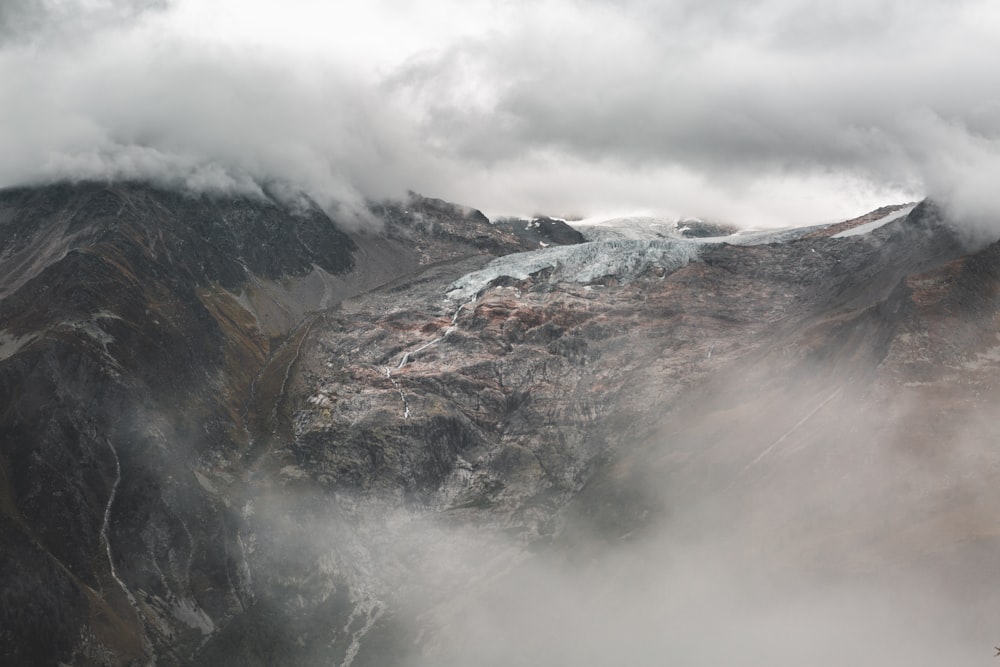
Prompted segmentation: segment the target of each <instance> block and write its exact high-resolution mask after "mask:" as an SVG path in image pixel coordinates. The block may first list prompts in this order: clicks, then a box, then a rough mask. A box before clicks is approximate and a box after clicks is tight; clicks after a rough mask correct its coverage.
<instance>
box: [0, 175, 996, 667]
mask: <svg viewBox="0 0 1000 667" xmlns="http://www.w3.org/2000/svg"><path fill="white" fill-rule="evenodd" d="M369 214H370V215H369V216H368V217H369V218H370V224H369V225H367V226H366V227H364V228H362V229H358V228H357V227H356V225H355V226H350V225H345V224H342V223H341V221H339V220H337V219H336V216H332V217H331V214H329V213H327V212H324V211H323V210H321V209H320V208H319V207H318V206H316V205H315V204H314V203H312V202H311V201H309V200H308V199H305V198H289V197H287V196H279V195H278V194H274V193H268V192H266V191H265V192H264V193H263V194H262V195H260V196H254V197H251V196H230V195H221V194H220V195H206V194H191V193H184V192H178V191H174V190H170V189H164V188H162V187H159V186H155V185H151V184H146V183H135V182H124V183H112V184H107V183H77V184H55V185H48V186H42V187H32V188H14V189H6V190H2V191H0V547H2V548H0V658H2V661H3V663H4V664H10V665H59V664H72V665H112V666H120V665H147V664H156V665H160V666H165V665H213V666H214V665H331V664H333V665H338V666H344V667H347V666H354V667H365V666H370V667H374V666H385V665H414V666H425V665H426V666H428V667H429V666H430V665H436V666H442V665H444V666H448V665H473V664H474V665H493V664H496V665H521V664H524V665H528V664H546V665H549V664H553V665H554V664H566V665H591V664H593V665H597V664H607V663H608V662H612V661H614V662H619V663H621V664H636V665H644V664H649V665H654V664H655V665H661V664H683V665H702V664H704V665H717V664H721V663H722V662H723V661H736V662H739V663H741V664H761V665H764V664H766V665H792V664H796V665H798V664H813V665H835V664H836V665H840V664H844V663H847V664H872V665H923V664H927V665H931V664H934V665H940V664H948V663H950V664H962V662H963V661H968V660H975V657H976V656H980V655H986V656H987V657H988V656H989V647H990V646H992V645H993V644H990V643H989V642H991V641H995V639H996V638H997V637H996V633H997V631H998V628H1000V604H998V603H1000V595H998V594H997V592H996V590H995V588H996V587H995V586H993V585H992V584H993V582H994V581H996V579H997V576H998V575H1000V558H998V557H997V556H998V555H1000V520H998V519H997V518H996V511H995V510H996V507H997V506H998V503H1000V485H998V484H997V480H998V476H1000V451H998V449H997V442H998V436H1000V420H998V419H997V417H996V412H995V405H996V404H997V400H996V399H997V397H998V392H1000V380H998V379H997V378H998V374H997V370H998V368H1000V320H998V312H1000V311H998V306H1000V244H998V243H983V242H981V241H978V242H975V243H973V242H972V241H970V240H969V239H968V237H967V235H966V234H965V233H964V232H963V231H962V227H961V225H960V224H958V221H955V220H953V219H951V218H950V216H949V215H948V213H947V212H946V210H945V209H944V208H942V207H941V206H939V205H937V204H936V203H935V202H933V201H923V202H920V203H917V204H906V205H893V206H887V207H885V208H882V209H878V210H876V211H873V212H872V213H870V214H867V215H865V216H862V217H859V218H856V219H853V220H848V221H843V222H838V223H830V224H820V225H812V226H803V227H796V228H790V229H782V230H769V231H757V232H740V231H738V230H737V229H735V228H730V227H727V226H723V225H717V224H711V223H705V222H701V221H694V220H690V221H684V222H682V223H678V224H674V223H669V222H664V221H652V222H650V221H636V220H634V219H633V220H626V221H618V222H617V223H614V224H612V223H608V224H605V225H598V226H596V227H595V226H593V225H589V226H588V225H576V226H575V227H574V225H573V223H567V222H566V221H562V220H558V219H553V218H535V219H529V220H522V219H514V218H510V219H503V220H498V221H494V222H491V221H490V220H489V219H487V218H486V217H485V216H484V215H483V214H482V213H480V212H479V211H477V210H475V209H472V208H468V207H464V206H459V205H455V204H451V203H448V202H444V201H440V200H436V199H430V198H426V197H422V196H419V195H416V194H411V195H410V196H409V197H408V198H406V199H404V200H401V201H395V202H383V203H373V204H371V205H370V211H369Z"/></svg>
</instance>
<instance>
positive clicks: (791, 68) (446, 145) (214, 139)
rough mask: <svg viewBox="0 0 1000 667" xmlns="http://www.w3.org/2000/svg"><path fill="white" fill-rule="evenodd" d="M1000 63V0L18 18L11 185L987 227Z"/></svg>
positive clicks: (8, 163)
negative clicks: (888, 218) (112, 185)
mask: <svg viewBox="0 0 1000 667" xmlns="http://www.w3.org/2000/svg"><path fill="white" fill-rule="evenodd" d="M998 56H1000V6H997V5H996V3H991V2H988V1H986V0H958V1H956V0H950V1H949V2H938V1H936V0H922V1H911V2H906V3H904V2H902V1H900V0H863V1H861V0H842V1H841V2H837V3H819V2H808V3H807V2H801V1H796V0H746V1H742V2H733V1H729V0H727V1H724V0H698V1H695V0H531V1H528V0H463V1H458V0H438V1H435V2H433V3H428V2H420V3H418V2H412V1H404V0H368V1H367V2H364V3H347V2H325V1H322V0H281V2H278V1H277V0H212V1H206V0H4V2H3V3H2V4H0V81H2V82H3V83H2V88H0V98H2V104H0V153H2V154H3V155H4V160H3V161H2V163H0V186H9V185H18V184H25V183H38V182H46V181H51V180H57V179H64V178H71V179H85V178H152V179H156V180H159V181H165V182H167V183H173V184H183V185H185V186H188V187H192V188H194V189H197V190H209V191H211V190H224V191H256V190H258V189H259V188H260V187H261V186H262V185H265V184H277V183H280V184H287V185H291V186H293V187H295V188H301V189H303V190H305V191H306V192H307V193H309V194H310V195H311V196H313V197H314V198H315V199H316V200H317V201H319V202H320V203H321V204H323V205H324V206H328V207H337V206H347V207H352V206H362V205H363V202H364V201H366V200H370V199H380V198H384V197H397V196H403V195H404V194H405V193H406V192H407V191H410V190H412V191H417V192H419V193H421V194H424V195H427V196H433V197H440V198H443V199H448V200H451V201H456V202H460V203H463V204H467V205H471V206H475V207H477V208H480V209H481V210H483V211H484V212H485V213H486V214H487V215H489V216H491V217H494V216H498V215H532V214H539V213H544V214H548V215H555V216H563V217H570V216H581V217H597V216H613V215H625V214H646V215H661V216H665V217H670V216H698V217H703V218H708V219H713V220H719V221H725V222H733V223H737V224H746V225H757V226H779V225H785V224H799V223H806V222H821V221H827V220H835V219H843V218H845V217H850V216H853V215H858V214H861V213H864V212H866V211H867V210H870V209H872V208H875V207H877V206H879V205H883V204H887V203H898V202H901V201H909V200H913V199H917V198H920V197H923V196H928V195H929V196H932V197H935V198H937V199H939V200H941V201H942V202H944V203H945V204H946V205H948V206H951V207H952V209H953V211H954V212H955V213H956V215H958V216H960V217H961V216H964V217H969V218H976V219H982V218H990V217H991V216H994V215H995V214H997V213H1000V201H994V200H995V199H996V197H995V196H994V190H995V189H996V188H995V186H994V183H995V182H996V176H997V175H1000V78H998V77H996V75H995V71H994V70H995V64H996V62H998Z"/></svg>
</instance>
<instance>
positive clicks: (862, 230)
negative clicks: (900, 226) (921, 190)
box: [830, 204, 917, 239]
mask: <svg viewBox="0 0 1000 667" xmlns="http://www.w3.org/2000/svg"><path fill="white" fill-rule="evenodd" d="M916 207H917V205H916V204H910V205H909V206H905V207H903V208H901V209H899V210H898V211H893V212H892V213H889V214H887V215H885V216H883V217H881V218H878V219H877V220H872V221H871V222H866V223H865V224H863V225H858V226H857V227H852V228H851V229H845V230H844V231H842V232H840V233H839V234H834V235H833V236H831V237H830V238H832V239H843V238H847V237H849V236H861V235H862V234H868V233H870V232H873V231H875V230H876V229H878V228H879V227H884V226H885V225H888V224H889V223H890V222H893V221H895V220H899V219H900V218H905V217H906V216H908V215H909V214H910V213H911V212H912V211H913V209H915V208H916Z"/></svg>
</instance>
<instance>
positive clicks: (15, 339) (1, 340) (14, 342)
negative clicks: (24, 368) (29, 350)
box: [0, 331, 38, 361]
mask: <svg viewBox="0 0 1000 667" xmlns="http://www.w3.org/2000/svg"><path fill="white" fill-rule="evenodd" d="M36 338H38V336H30V335H29V336H14V335H13V334H9V333H7V332H6V331H0V361H3V360H5V359H9V358H10V357H13V356H14V355H15V354H17V353H18V352H20V351H21V350H22V349H24V347H25V346H27V345H28V344H29V343H31V342H32V341H33V340H35V339H36Z"/></svg>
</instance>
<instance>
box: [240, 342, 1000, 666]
mask: <svg viewBox="0 0 1000 667" xmlns="http://www.w3.org/2000/svg"><path fill="white" fill-rule="evenodd" d="M788 355H789V352H788V351H787V350H785V351H784V352H780V351H779V354H778V356H777V357H771V358H765V359H763V360H759V359H758V361H756V362H753V363H751V364H749V365H745V364H741V365H739V367H737V368H735V369H733V370H732V372H731V373H727V374H726V375H724V376H722V377H719V378H717V379H716V380H714V381H713V383H712V384H710V385H708V386H705V387H703V388H702V389H701V390H695V391H694V392H693V393H692V394H691V395H689V396H688V397H687V399H684V400H683V401H682V406H681V407H682V408H683V409H681V410H674V411H671V412H670V413H669V416H666V415H665V416H664V417H663V418H661V419H659V420H657V421H656V423H658V424H659V426H658V427H657V429H656V430H655V432H654V434H653V435H652V436H651V437H649V438H648V439H643V440H640V441H634V442H628V443H626V445H625V446H623V447H622V448H621V449H619V450H616V451H615V452H613V455H612V457H611V459H610V461H609V463H608V464H607V465H606V466H604V467H603V468H602V469H599V470H598V471H597V473H596V475H595V477H594V478H593V479H592V480H591V482H590V483H588V484H587V486H586V487H585V488H584V489H582V490H581V491H580V492H579V493H578V494H576V495H575V497H574V499H573V500H572V501H571V502H570V504H569V506H568V507H566V508H564V509H563V510H561V511H559V512H558V514H557V516H556V520H555V523H556V525H557V526H558V530H557V531H556V533H555V536H554V538H553V539H551V540H542V541H539V542H534V543H532V542H531V541H530V540H525V539H523V537H518V534H519V532H520V531H517V530H512V528H515V529H516V528H517V527H518V523H517V522H516V521H515V524H514V526H513V527H512V526H510V525H506V524H505V523H504V519H503V518H502V516H501V514H502V513H499V514H496V515H494V514H491V510H488V509H487V510H483V511H481V512H474V511H467V512H444V513H439V512H435V511H433V510H429V509H428V508H426V507H421V506H419V505H404V504H400V503H398V502H397V501H396V500H394V499H392V498H367V499H360V500H359V499H352V500H348V498H349V497H350V494H349V492H345V493H344V494H338V496H337V501H336V502H331V500H330V498H329V497H326V496H322V495H321V494H317V495H315V496H313V495H310V494H306V495H302V496H299V497H295V496H294V495H292V496H289V495H285V496H282V497H278V496H270V497H261V498H259V499H258V500H255V502H254V506H253V512H252V515H253V519H252V522H251V525H252V526H253V529H254V530H255V531H257V537H256V538H255V542H256V544H257V545H258V546H257V549H258V556H257V557H258V558H261V559H262V560H261V561H260V563H266V567H264V568H260V569H259V570H258V571H259V572H261V574H262V577H263V580H258V582H257V587H258V590H259V591H264V590H267V587H268V586H271V585H273V586H274V590H276V591H278V592H279V594H285V593H284V591H287V590H288V589H287V581H289V579H284V580H283V579H282V577H291V579H290V580H291V581H295V582H297V583H296V585H300V586H303V587H304V588H303V590H306V591H308V595H307V597H309V596H315V595H317V591H322V590H324V587H327V586H328V587H329V588H330V589H331V590H332V589H334V588H336V587H337V586H339V585H340V582H341V581H342V580H341V579H338V578H336V577H345V578H346V580H347V581H361V582H364V585H363V586H362V587H360V588H356V589H354V591H353V593H352V599H353V603H354V604H355V605H356V607H357V608H360V609H362V610H368V612H367V613H369V614H371V616H370V618H372V623H371V625H370V627H368V626H365V628H363V630H364V632H360V633H358V628H361V624H360V623H356V624H354V625H352V626H351V627H352V628H354V630H355V633H354V634H353V635H348V634H347V633H346V628H347V626H348V625H350V623H344V625H345V636H346V637H347V638H345V639H343V640H342V641H343V646H349V645H351V642H349V641H348V639H350V638H351V637H355V638H357V639H358V643H357V645H356V646H357V651H356V657H357V663H356V664H358V665H367V664H384V663H379V662H378V660H377V659H375V660H374V662H373V661H372V658H371V657H370V655H367V654H366V651H371V650H373V649H374V651H375V653H376V654H377V652H378V651H379V650H381V646H380V643H384V642H389V643H392V644H394V645H401V646H402V647H403V648H402V649H401V653H399V654H395V655H394V657H393V659H392V661H391V664H400V665H407V666H409V667H431V666H436V667H453V666H454V667H458V666H459V665H483V666H492V665H496V666H498V667H499V666H501V665H573V666H574V667H590V666H595V667H596V666H598V665H607V664H633V665H664V664H670V665H683V666H697V665H704V666H706V667H708V666H713V665H719V664H726V663H736V664H741V665H751V666H757V665H759V666H761V667H765V666H771V667H785V666H787V667H793V666H798V665H802V664H809V665H818V666H827V665H829V666H831V667H832V666H840V665H873V666H876V665H877V666H879V667H894V666H899V667H914V666H921V665H926V666H928V667H930V666H931V665H942V664H980V663H985V662H987V661H988V660H989V659H990V655H991V654H992V651H991V648H990V647H991V646H992V645H993V643H992V642H994V639H995V636H996V628H997V627H998V626H997V624H998V623H1000V611H998V608H1000V607H998V606H997V600H998V595H997V592H996V591H995V590H994V588H995V587H994V586H993V582H995V581H996V576H997V574H1000V566H998V565H997V563H996V562H995V558H994V557H993V556H994V555H995V541H994V538H992V537H991V536H992V535H994V534H995V525H996V524H995V520H994V519H993V518H992V517H993V509H992V508H994V507H995V504H996V502H1000V491H998V490H997V489H998V487H997V485H996V483H995V482H996V474H997V472H996V471H997V470H998V469H1000V458H998V456H997V454H996V452H995V451H994V447H993V443H994V442H995V439H996V435H997V431H998V428H1000V427H998V425H997V422H996V419H995V417H994V416H993V415H992V414H990V413H989V411H988V410H986V409H976V408H968V409H966V408H959V409H957V410H954V411H952V410H940V409H939V410H936V411H935V410H930V409H929V404H928V403H927V402H926V401H925V400H923V399H922V396H923V394H921V391H922V390H921V389H919V388H914V387H906V386H903V385H900V386H897V387H893V388H891V389H889V390H885V389H884V388H881V389H880V388H879V387H878V383H873V382H872V380H873V378H874V376H873V375H872V374H871V373H870V372H865V370H864V369H865V368H866V366H865V363H866V362H865V361H864V360H861V359H858V358H856V357H853V358H849V357H840V356H838V357H837V358H833V359H829V360H828V363H823V364H819V365H816V364H814V363H812V362H807V363H802V364H799V363H796V364H793V365H792V366H791V367H790V366H789V364H788V363H786V362H785V361H783V360H782V357H787V356H788ZM869 370H870V369H869ZM636 390H640V388H639V387H636ZM987 402H988V401H987ZM656 409H662V406H655V405H654V406H653V407H651V410H656ZM609 504H611V506H610V508H609ZM607 512H610V513H611V515H612V516H611V519H607V518H606V517H605V518H604V519H602V518H600V515H601V514H602V513H607ZM269 549H274V551H271V552H269V551H268V550H269ZM261 554H263V555H261ZM330 577H334V578H330ZM283 582H284V583H283ZM297 599H299V598H296V597H294V596H293V597H292V598H290V600H289V604H290V606H291V608H294V609H301V607H300V606H299V605H300V604H301V602H296V600H297ZM325 608H326V607H322V606H321V609H325ZM371 610H375V611H374V613H372V611H371ZM322 613H323V614H326V613H328V612H326V611H323V612H322ZM322 618H324V619H326V622H327V623H331V622H333V621H331V620H330V618H329V617H326V616H323V617H322ZM313 620H314V621H316V619H313ZM337 622H338V623H341V622H342V620H338V621H337ZM338 627H339V626H338ZM380 630H381V631H382V632H380ZM343 646H342V648H343ZM326 650H327V649H322V650H318V652H317V654H316V655H317V656H327V658H328V657H329V654H328V653H325V652H324V651H326ZM351 655H352V660H353V656H354V655H355V654H354V653H352V654H351ZM316 659H317V660H318V659H319V658H318V657H317V658H316ZM350 663H351V661H345V662H344V663H343V664H350ZM310 664H311V663H310ZM337 664H341V663H339V662H338V663H337Z"/></svg>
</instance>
